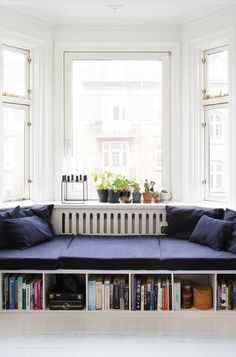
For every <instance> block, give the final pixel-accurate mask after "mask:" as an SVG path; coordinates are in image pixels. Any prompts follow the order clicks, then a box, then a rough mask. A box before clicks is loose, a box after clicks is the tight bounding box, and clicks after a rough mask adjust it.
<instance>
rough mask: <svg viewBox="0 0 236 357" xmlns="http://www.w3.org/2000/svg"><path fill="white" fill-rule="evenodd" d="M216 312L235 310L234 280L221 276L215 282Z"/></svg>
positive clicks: (235, 286) (232, 277)
mask: <svg viewBox="0 0 236 357" xmlns="http://www.w3.org/2000/svg"><path fill="white" fill-rule="evenodd" d="M217 310H236V278H235V276H231V275H228V276H222V277H219V278H218V281H217Z"/></svg>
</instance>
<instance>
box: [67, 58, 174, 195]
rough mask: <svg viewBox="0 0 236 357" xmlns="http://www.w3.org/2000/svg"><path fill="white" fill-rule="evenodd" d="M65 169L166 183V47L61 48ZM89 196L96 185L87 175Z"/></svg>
mask: <svg viewBox="0 0 236 357" xmlns="http://www.w3.org/2000/svg"><path fill="white" fill-rule="evenodd" d="M64 58H65V87H64V88H65V160H64V168H63V170H64V172H62V173H64V174H70V173H72V171H74V173H75V172H77V173H84V174H87V175H88V177H91V174H92V173H93V172H94V171H103V170H110V171H112V172H114V173H121V174H125V175H126V176H127V177H128V178H133V177H135V178H136V180H137V181H138V182H139V183H140V185H142V184H143V182H144V180H145V179H146V178H147V179H148V180H153V181H155V182H156V187H157V189H159V188H161V187H162V186H165V187H168V188H169V189H171V187H170V177H169V176H170V175H169V167H170V162H169V161H170V160H169V153H170V150H169V138H170V133H169V53H158V52H157V53H153V52H152V53H148V52H143V53H141V52H140V53H137V52H135V53H131V52H127V53H125V52H117V53H116V52H113V53H106V52H103V53H99V52H95V53H88V52H86V53H85V52H68V53H67V52H65V56H64ZM89 192H90V196H89V197H90V198H95V197H96V195H95V187H94V185H93V183H91V180H89Z"/></svg>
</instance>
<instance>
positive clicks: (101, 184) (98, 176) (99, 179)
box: [92, 171, 112, 202]
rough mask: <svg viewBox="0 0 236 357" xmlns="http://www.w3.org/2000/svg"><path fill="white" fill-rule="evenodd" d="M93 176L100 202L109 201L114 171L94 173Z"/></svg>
mask: <svg viewBox="0 0 236 357" xmlns="http://www.w3.org/2000/svg"><path fill="white" fill-rule="evenodd" d="M92 177H93V181H94V183H95V185H96V188H97V193H98V200H99V202H108V186H109V179H110V178H111V177H112V173H111V172H109V171H105V172H102V173H94V174H93V175H92Z"/></svg>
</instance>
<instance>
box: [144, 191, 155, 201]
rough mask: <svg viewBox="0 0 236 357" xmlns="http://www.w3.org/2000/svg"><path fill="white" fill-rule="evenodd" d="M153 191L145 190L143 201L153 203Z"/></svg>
mask: <svg viewBox="0 0 236 357" xmlns="http://www.w3.org/2000/svg"><path fill="white" fill-rule="evenodd" d="M152 198H153V192H143V203H151V202H152Z"/></svg>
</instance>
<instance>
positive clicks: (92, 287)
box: [88, 280, 96, 310]
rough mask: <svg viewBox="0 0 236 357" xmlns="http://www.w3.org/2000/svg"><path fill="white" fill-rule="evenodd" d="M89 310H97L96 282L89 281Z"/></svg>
mask: <svg viewBox="0 0 236 357" xmlns="http://www.w3.org/2000/svg"><path fill="white" fill-rule="evenodd" d="M88 309H89V310H96V280H89V281H88Z"/></svg>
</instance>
